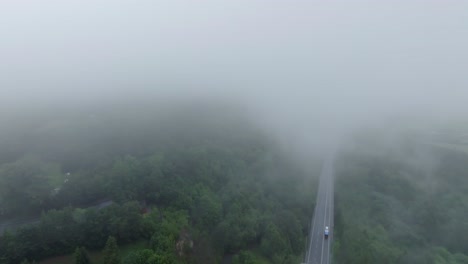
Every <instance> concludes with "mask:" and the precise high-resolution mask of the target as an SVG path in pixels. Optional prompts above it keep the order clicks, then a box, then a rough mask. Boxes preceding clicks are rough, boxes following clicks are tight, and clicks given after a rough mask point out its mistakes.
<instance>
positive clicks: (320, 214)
mask: <svg viewBox="0 0 468 264" xmlns="http://www.w3.org/2000/svg"><path fill="white" fill-rule="evenodd" d="M333 160H334V157H333V155H329V156H328V157H327V159H326V160H325V162H324V164H323V168H322V173H321V175H320V181H319V188H318V192H317V202H316V205H315V210H314V216H313V217H312V223H311V228H310V234H309V246H308V250H307V253H306V256H305V263H307V264H328V263H330V261H331V257H330V254H331V247H332V240H333V202H334V201H333V192H334V190H333V183H334V181H333V174H334V172H333ZM325 226H328V228H329V230H330V232H329V236H328V239H325V236H324V232H325Z"/></svg>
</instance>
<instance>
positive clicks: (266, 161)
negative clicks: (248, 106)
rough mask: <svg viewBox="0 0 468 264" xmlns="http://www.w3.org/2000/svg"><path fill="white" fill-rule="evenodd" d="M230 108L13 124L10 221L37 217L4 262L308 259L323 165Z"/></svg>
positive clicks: (70, 113) (1, 185)
mask: <svg viewBox="0 0 468 264" xmlns="http://www.w3.org/2000/svg"><path fill="white" fill-rule="evenodd" d="M218 108H219V106H203V107H201V106H199V105H197V106H195V105H187V106H185V107H180V106H179V107H169V106H166V107H154V106H147V105H146V106H140V107H135V106H128V105H123V106H113V110H112V111H106V108H105V107H94V108H91V107H90V108H88V109H87V110H86V111H84V110H80V111H78V110H76V109H66V110H64V111H60V112H58V111H52V110H47V109H45V110H42V111H37V112H36V113H35V114H31V113H28V115H26V114H23V115H21V113H19V114H17V115H16V116H15V118H14V119H13V118H12V117H9V118H10V119H9V120H3V121H4V122H9V124H11V126H9V127H7V128H6V129H5V130H4V131H2V135H1V137H0V140H1V142H0V160H1V166H0V210H1V211H0V213H1V219H2V220H3V221H7V222H8V221H13V220H14V219H18V218H19V219H32V220H31V221H30V222H28V221H26V222H28V224H23V225H20V226H18V227H17V228H14V229H11V228H10V229H8V228H6V231H5V232H4V233H3V235H2V236H1V237H0V263H2V264H3V263H5V264H9V263H11V264H16V263H42V262H41V261H43V262H44V263H53V262H50V261H49V262H48V259H53V257H57V256H63V255H71V257H70V258H69V259H71V261H72V262H70V263H77V264H80V263H105V264H110V263H123V264H136V263H151V264H153V263H154V264H156V263H233V264H247V263H298V262H300V261H301V259H302V254H303V253H304V248H305V243H306V242H305V241H306V235H307V233H308V224H309V221H310V217H311V216H312V210H313V208H314V202H313V201H314V199H315V198H314V197H315V194H316V190H315V188H316V185H317V182H316V179H317V177H311V175H313V174H314V173H315V174H317V171H319V169H320V163H319V162H318V161H317V162H315V163H314V162H312V163H314V164H309V166H308V167H307V168H305V167H304V166H299V165H298V164H297V163H296V162H295V161H294V160H293V159H291V158H290V157H288V155H286V154H285V153H284V152H282V151H281V150H280V148H279V146H278V145H277V144H275V142H274V141H273V140H272V139H271V138H269V137H268V136H266V135H265V133H262V132H261V130H259V129H257V128H256V127H255V126H254V125H252V124H251V123H250V122H249V121H248V119H246V118H245V117H244V116H243V115H242V114H241V113H239V111H237V110H232V111H231V110H229V109H227V110H225V111H222V112H220V111H215V109H218ZM224 109H226V107H224ZM103 201H104V203H103ZM102 204H105V206H103V205H102ZM12 219H13V220H12ZM131 245H139V246H138V247H136V248H134V249H133V250H130V251H128V250H127V252H123V251H122V252H120V253H119V248H122V247H126V246H131ZM93 252H94V253H95V252H98V255H99V257H98V258H94V259H93V257H92V255H93V254H94V253H93ZM91 253H93V254H91ZM96 259H98V260H96ZM57 263H59V262H57ZM67 263H68V262H67Z"/></svg>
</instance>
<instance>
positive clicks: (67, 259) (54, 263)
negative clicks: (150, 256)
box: [39, 240, 148, 264]
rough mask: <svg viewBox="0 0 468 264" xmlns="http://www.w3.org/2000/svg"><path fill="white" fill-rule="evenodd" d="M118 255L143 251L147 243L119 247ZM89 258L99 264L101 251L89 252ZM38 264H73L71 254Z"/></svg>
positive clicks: (139, 242) (123, 255)
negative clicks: (138, 250)
mask: <svg viewBox="0 0 468 264" xmlns="http://www.w3.org/2000/svg"><path fill="white" fill-rule="evenodd" d="M119 248H120V255H121V256H122V258H124V257H125V256H127V255H128V253H130V252H131V251H133V250H137V249H145V248H148V245H147V242H146V241H145V240H142V241H138V242H135V243H132V244H128V245H124V246H120V247H119ZM89 256H90V258H91V261H92V262H93V263H101V260H102V252H101V251H91V252H89ZM39 264H73V254H68V255H63V256H58V257H53V258H48V259H45V260H42V261H40V262H39Z"/></svg>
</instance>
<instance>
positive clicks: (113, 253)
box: [103, 236, 120, 264]
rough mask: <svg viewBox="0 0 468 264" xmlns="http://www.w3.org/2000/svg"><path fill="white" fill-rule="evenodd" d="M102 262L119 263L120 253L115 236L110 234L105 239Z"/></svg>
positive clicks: (107, 263) (108, 263) (106, 263)
mask: <svg viewBox="0 0 468 264" xmlns="http://www.w3.org/2000/svg"><path fill="white" fill-rule="evenodd" d="M103 254H104V262H103V263H104V264H119V263H120V255H119V248H118V246H117V240H116V239H115V237H113V236H110V237H109V238H108V239H107V242H106V246H105V247H104V252H103Z"/></svg>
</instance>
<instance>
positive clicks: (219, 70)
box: [0, 0, 468, 134]
mask: <svg viewBox="0 0 468 264" xmlns="http://www.w3.org/2000/svg"><path fill="white" fill-rule="evenodd" d="M467 8H468V4H466V3H464V2H461V1H454V0H453V1H451V0H450V1H443V2H441V1H417V0H414V1H400V0H397V1H385V2H384V1H299V0H293V1H287V2H286V1H280V0H273V1H271V0H269V1H266V0H265V1H260V0H254V1H247V0H240V1H231V0H229V1H212V0H207V1H187V0H174V1H147V0H138V1H120V0H118V1H109V0H103V1H87V0H86V1H52V0H46V1H40V2H35V1H4V2H2V3H0V34H1V36H2V41H1V42H0V58H1V62H0V75H1V78H0V96H1V101H2V104H3V105H4V106H5V105H7V106H12V105H13V106H18V105H23V104H28V105H31V104H33V105H34V104H44V103H45V104H48V103H54V102H62V103H63V102H70V103H78V104H79V103H82V102H87V101H102V100H114V99H122V98H124V99H125V98H132V97H134V98H142V97H143V98H151V97H155V98H161V97H167V96H174V97H187V98H195V97H197V98H198V97H201V98H203V97H211V98H214V99H216V98H223V99H226V98H228V99H232V100H240V101H242V102H245V103H246V104H247V105H248V107H250V108H251V109H252V110H253V112H254V113H255V114H256V115H258V116H259V118H260V119H261V120H262V122H265V123H268V124H269V125H272V126H275V127H278V128H280V129H282V130H285V131H286V132H287V131H289V130H291V129H290V128H291V127H293V128H295V129H302V132H301V133H304V134H307V133H310V132H311V131H312V130H314V129H316V128H317V127H326V128H334V129H337V130H340V129H343V128H344V127H353V126H356V125H357V124H360V123H362V122H369V121H373V120H377V119H380V118H383V117H387V116H425V117H438V118H449V117H460V116H464V115H466V114H467V113H468V107H467V104H466V102H467V101H468V89H467V88H466V87H468V79H467V77H466V69H467V68H468V49H466V47H467V46H468V37H467V36H468V35H467V34H466V33H467V32H468V21H467V19H466V12H465V10H467ZM286 132H285V133H286Z"/></svg>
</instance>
